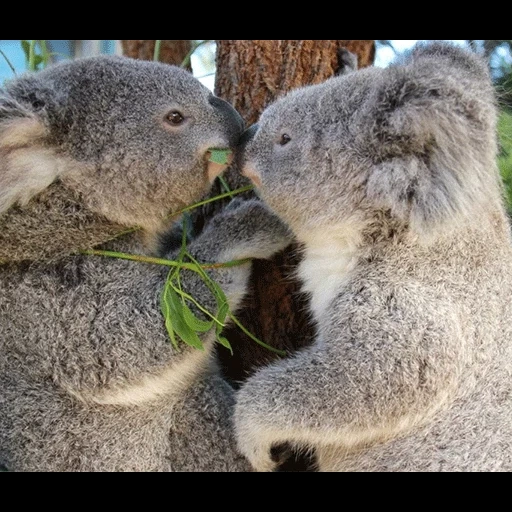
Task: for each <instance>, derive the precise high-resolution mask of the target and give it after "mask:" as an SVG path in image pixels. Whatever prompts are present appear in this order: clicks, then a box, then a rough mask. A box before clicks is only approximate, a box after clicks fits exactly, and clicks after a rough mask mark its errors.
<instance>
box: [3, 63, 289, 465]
mask: <svg viewBox="0 0 512 512" xmlns="http://www.w3.org/2000/svg"><path fill="white" fill-rule="evenodd" d="M243 127H244V125H243V120H242V118H241V117H240V115H239V114H238V113H237V112H236V110H235V109H234V108H232V107H231V106H230V105H229V104H228V103H227V102H225V101H223V100H221V99H220V98H217V97H215V96H214V95H212V94H211V92H210V91H209V90H208V89H207V88H206V87H204V86H203V85H202V84H201V83H200V82H199V81H198V80H197V79H195V78H194V77H193V76H192V75H191V74H190V73H189V72H187V71H185V70H183V69H180V68H178V67H174V66H169V65H166V64H161V63H156V62H143V61H136V60H132V59H129V58H127V57H105V56H103V57H93V58H84V59H78V60H75V61H68V62H66V63H62V64H57V65H54V66H51V67H49V68H47V69H45V70H43V71H41V72H38V73H35V74H26V75H23V76H20V77H18V78H15V79H13V80H12V81H11V82H9V83H8V84H7V85H6V86H5V89H4V90H2V91H0V467H5V468H6V469H7V470H9V471H112V472H113V471H116V472H117V471H247V470H250V466H249V464H248V462H247V460H246V459H245V458H244V457H243V456H242V455H241V454H240V453H239V452H238V451H237V449H236V445H235V440H234V437H233V429H232V424H231V420H232V413H233V407H234V391H233V389H232V388H231V387H230V386H229V385H228V384H227V383H226V382H225V381H224V380H223V379H222V378H221V377H220V374H219V372H218V370H217V365H216V361H215V358H214V356H213V355H214V349H213V347H214V345H215V335H214V333H212V332H208V333H204V335H203V339H202V341H203V344H204V347H205V348H204V350H203V351H200V350H198V349H196V348H191V347H189V346H187V345H185V344H184V343H183V344H181V345H180V346H179V347H178V348H177V349H176V348H174V347H173V345H172V344H171V343H170V339H169V336H168V333H167V332H166V328H165V323H164V318H163V315H162V314H161V310H160V297H161V292H162V290H163V287H164V284H165V282H166V279H167V275H168V272H169V269H168V268H167V267H165V266H159V265H151V264H145V263H138V262H137V263H136V262H133V261H125V260H121V259H117V258H101V257H99V256H91V255H86V254H84V253H83V250H84V249H89V248H93V247H95V248H102V249H106V250H111V251H117V252H126V253H131V254H138V255H155V254H157V255H158V253H156V252H155V251H157V249H158V247H159V245H158V241H159V236H160V234H161V233H163V232H165V231H166V230H167V229H168V228H169V226H170V225H171V224H172V222H173V220H174V218H173V212H177V211H178V210H180V209H182V208H183V207H184V206H186V205H188V204H190V203H193V202H194V201H197V200H198V199H199V198H200V197H201V196H203V195H204V194H205V192H206V191H208V190H209V188H210V185H211V182H212V180H213V179H214V178H215V176H217V174H218V173H219V172H221V171H222V170H223V169H224V168H225V166H222V165H219V164H214V163H212V162H209V149H210V148H213V147H216V148H234V147H235V145H236V143H237V141H238V138H239V135H240V133H241V132H242V130H243ZM254 203H255V201H252V202H248V203H247V204H243V205H240V204H234V205H233V206H231V207H230V208H227V209H226V210H225V211H224V212H222V214H219V216H218V217H216V218H215V219H213V220H212V222H211V226H209V227H208V228H207V229H205V230H204V232H203V233H202V234H201V236H199V237H197V239H195V240H194V241H193V242H192V243H191V244H190V246H189V248H188V250H189V252H190V253H191V254H192V255H194V256H195V257H196V258H197V259H198V260H199V261H206V262H220V263H222V262H225V261H230V260H233V259H237V258H247V257H254V256H257V257H267V256H268V255H269V254H271V253H273V252H275V251H277V250H279V249H280V248H281V245H282V244H286V243H288V241H289V239H290V236H291V235H290V233H289V230H288V227H287V226H285V224H284V223H282V222H281V221H278V220H277V218H276V217H275V215H274V214H272V213H271V212H270V210H269V209H268V208H267V207H266V206H264V205H263V204H261V203H260V204H258V203H256V204H254ZM134 226H136V227H137V228H138V229H136V230H134V229H132V228H133V227H134ZM253 247H256V249H254V250H253V249H252V248H253ZM249 249H250V250H249ZM160 256H167V257H173V256H175V255H173V254H167V255H162V254H160ZM248 267H249V264H245V265H243V266H241V267H233V268H219V269H214V270H210V271H208V272H209V273H210V275H211V277H212V278H213V279H215V280H216V281H217V282H218V283H219V284H220V286H221V287H222V288H223V289H224V291H225V293H226V295H227V297H228V300H229V301H230V306H231V308H232V309H236V307H237V302H238V301H239V300H240V297H241V296H242V295H243V293H244V287H245V282H246V281H247V279H248V274H249V268H248ZM182 286H183V289H184V290H185V291H188V292H189V293H190V294H191V295H193V296H194V297H195V298H196V299H197V300H198V301H199V302H200V303H202V304H203V305H204V306H205V307H207V308H208V307H209V308H210V310H211V311H213V308H214V307H215V302H214V297H213V296H212V295H211V292H210V291H209V290H208V289H206V285H205V284H204V282H203V281H202V280H201V279H200V278H199V277H198V276H197V275H196V274H194V273H192V272H187V271H183V272H182Z"/></svg>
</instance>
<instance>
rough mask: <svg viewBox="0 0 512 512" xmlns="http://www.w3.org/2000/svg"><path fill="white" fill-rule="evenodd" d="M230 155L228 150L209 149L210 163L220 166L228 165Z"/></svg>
mask: <svg viewBox="0 0 512 512" xmlns="http://www.w3.org/2000/svg"><path fill="white" fill-rule="evenodd" d="M230 155H231V150H230V149H220V148H212V149H210V159H209V160H210V162H214V163H216V164H220V165H228V163H229V162H228V159H229V156H230Z"/></svg>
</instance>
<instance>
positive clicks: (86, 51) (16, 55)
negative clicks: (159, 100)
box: [0, 39, 512, 90]
mask: <svg viewBox="0 0 512 512" xmlns="http://www.w3.org/2000/svg"><path fill="white" fill-rule="evenodd" d="M417 41H418V40H417V39H407V40H406V39H393V40H391V43H392V44H393V47H394V48H395V50H396V52H397V53H400V52H402V51H404V50H406V49H408V48H411V47H412V46H413V45H414V44H415V43H416V42H417ZM451 41H453V42H455V43H457V44H460V45H465V44H466V42H465V41H464V40H451ZM49 43H50V44H51V45H52V51H54V52H56V53H57V54H58V55H59V57H58V58H66V57H69V56H70V55H71V54H72V53H73V52H74V54H75V56H82V55H94V54H96V53H121V51H122V49H121V44H120V42H119V41H117V40H105V41H92V40H91V41H89V40H87V41H86V40H80V41H76V42H75V46H74V49H73V47H72V43H73V41H64V40H62V41H50V42H49ZM0 50H2V52H4V54H5V56H6V57H7V58H8V59H9V60H10V62H11V63H12V65H13V66H14V68H15V70H16V72H17V73H18V74H19V73H21V72H23V71H24V70H25V67H26V64H25V56H24V54H23V51H22V49H21V45H20V41H18V40H0ZM501 50H502V51H501ZM501 50H500V49H498V51H497V55H496V56H495V58H496V59H502V60H504V61H505V62H508V63H509V64H512V57H511V55H510V54H509V53H508V52H507V51H506V50H505V49H501ZM394 58H395V52H394V51H393V49H392V48H390V47H388V46H382V45H377V54H376V58H375V63H374V65H375V66H378V67H386V66H387V65H388V64H389V63H390V62H391V61H392V60H393V59H394ZM191 62H192V68H193V73H194V75H195V76H196V77H197V78H198V79H199V80H201V82H203V83H204V84H205V85H206V86H207V87H209V88H210V89H211V90H213V88H214V83H215V42H214V41H209V42H207V43H206V44H204V45H201V46H200V47H199V48H198V49H197V50H196V51H195V53H194V54H193V55H192V60H191ZM12 76H13V72H12V70H11V69H10V67H9V65H8V64H7V62H6V60H5V59H4V58H3V56H2V55H0V84H1V83H2V82H3V80H4V79H7V78H11V77H12Z"/></svg>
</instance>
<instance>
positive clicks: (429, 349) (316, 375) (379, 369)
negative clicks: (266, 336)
mask: <svg viewBox="0 0 512 512" xmlns="http://www.w3.org/2000/svg"><path fill="white" fill-rule="evenodd" d="M496 103H497V102H496V99H495V95H494V91H493V87H492V83H491V80H490V77H489V73H488V69H487V66H486V64H485V63H484V61H483V60H481V59H480V57H478V56H477V55H475V54H473V53H470V52H469V51H467V50H465V49H463V48H459V47H456V46H452V45H450V44H448V43H445V42H433V43H430V44H419V45H417V46H415V47H414V49H413V50H412V51H410V52H409V53H408V54H407V55H405V56H404V57H402V58H399V59H398V60H397V61H396V62H395V63H394V64H393V65H391V66H389V67H388V68H385V69H381V68H367V69H362V70H359V71H357V72H354V73H349V74H346V75H343V76H340V77H334V78H332V79H330V80H328V81H326V82H325V83H322V84H319V85H312V86H307V87H304V88H299V89H296V90H294V91H292V92H290V93H289V94H288V95H287V96H285V97H283V98H281V99H278V100H277V101H276V102H275V103H273V104H272V105H270V106H268V107H267V108H266V110H265V111H264V112H263V113H262V115H261V117H260V120H259V122H258V125H255V126H253V127H252V128H250V129H249V130H248V131H247V132H246V133H245V135H244V140H245V146H244V149H243V153H242V156H241V166H242V172H243V174H244V175H245V176H247V177H249V178H250V179H251V180H252V181H253V182H254V184H255V185H256V186H257V188H258V193H259V195H260V197H261V198H262V200H263V201H264V202H265V203H266V204H267V205H268V206H269V207H270V208H271V209H272V210H273V211H274V212H275V213H276V214H277V215H278V216H279V217H280V218H281V219H282V220H283V221H284V222H285V223H286V224H287V225H288V226H289V227H290V229H291V230H292V232H293V233H294V236H295V237H296V238H297V239H298V241H299V242H300V243H301V246H302V248H303V249H302V250H303V254H304V259H303V261H302V262H301V264H300V267H299V269H298V271H297V272H298V275H299V277H300V279H301V281H302V283H303V288H304V289H305V290H306V291H307V292H308V293H309V296H310V308H311V311H312V314H313V316H314V318H315V325H316V333H315V338H314V340H312V344H311V346H309V347H307V348H304V349H302V350H301V351H300V352H298V353H296V354H295V355H294V356H292V357H290V358H287V359H283V360H280V361H277V362H274V363H272V364H269V365H268V366H266V367H264V368H262V369H260V370H259V371H258V372H257V373H256V374H254V375H253V376H251V377H250V378H249V379H248V380H247V381H246V382H245V384H244V385H243V386H242V388H241V390H240V391H239V392H238V394H237V399H236V406H235V416H234V422H235V431H236V437H237V441H238V444H239V447H240V450H241V452H242V453H243V454H245V456H246V457H247V458H248V459H249V460H250V462H251V464H252V466H253V468H254V469H255V470H257V471H272V470H276V466H277V464H278V461H279V460H280V456H281V455H282V453H280V451H281V452H282V450H283V449H284V447H285V446H288V447H290V446H291V447H294V448H295V449H302V450H304V451H305V452H308V453H310V452H313V453H314V454H315V457H316V464H317V470H319V471H344V472H351V471H361V472H362V471H377V472H384V471H389V472H398V471H433V472H438V471H510V470H512V428H511V424H512V345H511V343H510V340H511V339H512V321H511V318H512V301H511V297H512V270H511V269H512V251H511V236H510V225H509V222H508V220H507V216H506V211H505V207H504V201H503V190H502V183H501V179H500V176H499V172H498V169H497V166H496V150H497V144H496V117H497V106H496Z"/></svg>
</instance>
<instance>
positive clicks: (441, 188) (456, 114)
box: [240, 43, 499, 237]
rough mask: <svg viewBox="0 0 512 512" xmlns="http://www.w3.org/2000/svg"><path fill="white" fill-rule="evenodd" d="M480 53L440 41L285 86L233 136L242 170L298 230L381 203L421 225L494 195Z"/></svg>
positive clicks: (371, 210)
mask: <svg viewBox="0 0 512 512" xmlns="http://www.w3.org/2000/svg"><path fill="white" fill-rule="evenodd" d="M495 123H496V119H495V103H494V96H493V90H492V85H491V81H490V80H489V75H488V70H487V69H486V67H485V64H484V63H483V62H482V61H481V60H480V59H479V58H478V57H477V56H476V55H473V54H471V53H470V52H465V51H461V50H460V49H457V48H453V47H449V46H445V45H443V44H441V43H439V44H432V45H430V46H429V47H425V48H423V47H421V46H418V47H417V48H416V49H415V50H414V52H412V53H411V54H410V55H407V56H406V57H405V58H404V59H403V60H402V61H399V62H397V63H396V64H395V65H393V66H391V67H389V68H387V69H380V68H366V69H363V70H360V71H357V72H355V73H350V74H347V75H344V76H341V77H335V78H332V79H330V80H328V81H326V82H324V83H322V84H318V85H312V86H308V87H304V88H301V89H297V90H294V91H291V92H290V93H289V94H288V95H286V96H284V97H282V98H280V99H278V100H277V101H276V102H275V103H274V104H272V105H270V106H269V107H268V108H267V109H266V110H265V111H264V112H263V113H262V115H261V117H260V120H259V122H258V125H257V126H256V127H253V128H252V129H250V130H249V132H250V133H249V134H248V135H245V136H242V140H244V142H243V144H242V146H243V148H242V150H241V153H242V154H241V157H240V159H241V166H242V173H243V174H244V175H246V176H248V177H249V178H251V179H252V180H253V182H254V183H255V185H256V186H257V188H258V191H259V194H260V195H261V197H262V199H264V200H265V201H266V202H267V203H268V204H269V205H270V206H271V207H272V208H273V209H274V210H275V211H276V213H278V214H279V215H280V216H281V217H282V218H283V219H284V220H285V221H287V222H288V223H289V224H290V226H291V227H292V229H293V230H294V231H295V232H296V234H298V235H299V237H300V232H301V231H303V232H307V231H310V230H312V229H316V228H318V227H322V226H327V227H328V226H331V227H332V226H337V225H344V226H347V225H364V224H368V223H371V222H373V219H375V218H376V217H377V215H378V214H379V213H380V214H381V213H383V212H384V213H385V214H386V215H390V216H391V217H392V218H394V219H395V220H396V221H397V222H400V223H402V225H404V226H406V227H407V228H408V229H410V230H411V231H414V232H415V233H419V234H426V233H428V232H429V231H434V230H437V231H436V232H438V231H439V227H440V226H441V225H448V224H450V223H451V224H455V222H454V221H455V220H457V219H458V220H460V216H461V215H462V216H466V218H468V219H471V218H474V216H475V211H476V210H483V209H484V208H485V207H486V204H487V203H489V202H492V201H495V197H496V196H497V195H498V196H499V192H498V189H499V184H498V181H499V177H498V173H497V171H496V166H495V155H496V143H495ZM434 226H435V229H434Z"/></svg>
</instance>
